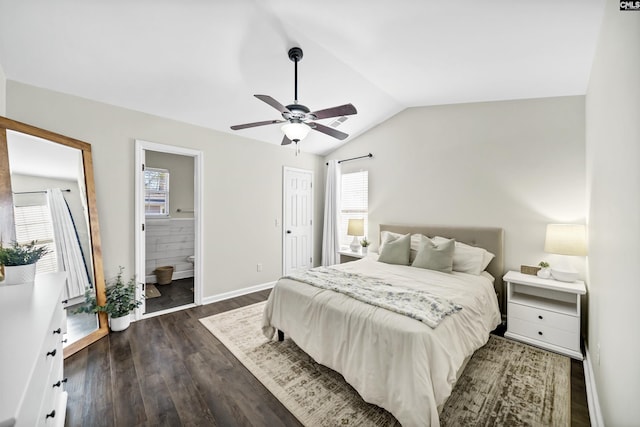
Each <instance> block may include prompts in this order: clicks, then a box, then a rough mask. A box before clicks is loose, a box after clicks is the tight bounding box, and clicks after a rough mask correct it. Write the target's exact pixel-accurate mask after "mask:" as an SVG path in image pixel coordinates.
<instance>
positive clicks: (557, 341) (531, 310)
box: [503, 271, 587, 360]
mask: <svg viewBox="0 0 640 427" xmlns="http://www.w3.org/2000/svg"><path fill="white" fill-rule="evenodd" d="M503 280H504V282H505V283H506V284H507V332H505V334H504V336H505V337H507V338H513V339H516V340H518V341H523V342H526V343H529V344H533V345H535V346H538V347H542V348H545V349H547V350H551V351H555V352H557V353H561V354H565V355H567V356H571V357H573V358H575V359H578V360H582V358H583V357H582V350H581V348H580V311H581V310H580V297H581V295H584V294H586V292H587V290H586V288H585V285H584V282H582V281H576V282H571V283H569V282H559V281H557V280H551V279H541V278H539V277H537V276H531V275H528V274H522V273H518V272H515V271H510V272H508V273H507V274H506V275H505V276H504V277H503Z"/></svg>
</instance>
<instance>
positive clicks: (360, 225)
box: [347, 218, 364, 252]
mask: <svg viewBox="0 0 640 427" xmlns="http://www.w3.org/2000/svg"><path fill="white" fill-rule="evenodd" d="M347 236H353V241H352V242H351V245H349V247H350V248H351V251H352V252H358V250H359V249H360V242H359V241H358V237H359V236H364V219H363V218H359V219H350V220H349V225H348V226H347Z"/></svg>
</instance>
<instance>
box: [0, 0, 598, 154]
mask: <svg viewBox="0 0 640 427" xmlns="http://www.w3.org/2000/svg"><path fill="white" fill-rule="evenodd" d="M603 10H604V0H528V1H527V0H485V1H478V0H456V1H443V0H403V1H397V0H396V1H391V0H375V1H372V0H352V1H336V0H328V1H322V2H306V1H297V2H292V1H285V0H268V1H261V0H217V1H216V0H129V1H124V0H109V1H106V0H56V1H51V0H46V1H45V0H20V1H15V0H0V66H1V67H2V68H3V70H4V72H5V75H6V77H7V79H8V80H13V81H18V82H22V83H26V84H30V85H34V86H38V87H42V88H47V89H51V90H55V91H59V92H64V93H68V94H72V95H76V96H80V97H84V98H89V99H93V100H96V101H101V102H105V103H108V104H112V105H116V106H120V107H125V108H129V109H133V110H137V111H142V112H146V113H150V114H155V115H158V116H162V117H167V118H171V119H175V120H179V121H182V122H187V123H192V124H195V125H199V126H204V127H207V128H212V129H217V130H220V131H223V132H228V133H235V134H238V135H243V136H246V137H249V138H254V139H258V140H262V141H265V142H267V143H272V144H280V142H281V140H282V131H281V130H280V128H279V126H278V125H269V126H263V127H258V128H252V129H246V130H240V131H232V130H230V128H229V126H231V125H233V124H239V123H245V122H253V121H261V120H271V119H278V118H280V113H279V112H278V111H276V110H275V109H273V108H271V107H270V106H269V105H267V104H265V103H263V102H261V101H259V100H258V99H256V98H254V97H253V95H254V94H267V95H270V96H272V97H273V98H275V99H276V100H278V101H280V102H281V103H282V104H285V105H286V104H289V103H292V101H293V63H292V62H291V61H290V60H289V58H288V57H287V51H288V49H289V48H290V47H293V46H300V47H302V49H303V50H304V57H303V59H302V61H301V62H300V64H299V67H298V74H299V82H298V84H299V89H298V98H299V100H300V102H301V103H303V104H305V105H307V106H308V107H310V108H311V109H312V110H319V109H323V108H327V107H332V106H335V105H340V104H344V103H348V102H351V103H353V104H354V105H355V106H356V107H357V109H358V114H357V115H354V116H349V118H348V120H346V121H345V122H344V123H342V124H341V125H339V127H338V130H340V131H343V132H346V133H349V134H350V135H351V136H350V138H348V139H347V140H345V141H343V142H340V141H338V140H336V139H333V138H331V137H329V136H326V135H324V134H321V133H319V132H312V133H311V134H310V135H309V136H308V137H307V139H305V140H304V141H302V143H301V144H302V145H301V148H302V150H303V151H306V152H312V153H317V154H326V153H328V152H330V151H332V150H334V149H335V148H337V147H338V146H339V145H341V144H342V143H345V142H348V141H349V140H350V139H353V138H354V137H356V136H357V135H359V134H362V133H363V132H365V131H367V130H368V129H370V128H372V127H374V126H376V125H377V124H379V123H381V122H383V121H384V120H386V119H387V118H389V117H391V116H393V115H394V114H397V113H398V112H400V111H402V110H403V109H405V108H407V107H414V106H426V105H439V104H453V103H466V102H482V101H495V100H505V99H523V98H538V97H549V96H565V95H581V94H585V93H586V88H587V84H588V79H589V71H590V69H591V62H592V59H593V55H594V52H595V47H596V46H595V45H596V40H597V35H598V32H599V30H600V23H601V19H602V14H603ZM322 123H323V124H326V125H329V124H330V123H331V120H330V119H326V120H323V121H322ZM239 143H241V141H240V142H239Z"/></svg>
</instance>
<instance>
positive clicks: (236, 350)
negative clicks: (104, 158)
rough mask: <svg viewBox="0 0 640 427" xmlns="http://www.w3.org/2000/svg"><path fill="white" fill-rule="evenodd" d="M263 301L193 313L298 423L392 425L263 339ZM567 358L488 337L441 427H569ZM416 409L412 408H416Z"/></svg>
mask: <svg viewBox="0 0 640 427" xmlns="http://www.w3.org/2000/svg"><path fill="white" fill-rule="evenodd" d="M264 304H265V303H264V302H260V303H257V304H253V305H250V306H247V307H241V308H239V309H236V310H231V311H227V312H225V313H221V314H217V315H214V316H210V317H207V318H204V319H200V322H202V324H203V325H204V326H205V327H206V328H207V329H208V330H209V331H210V332H211V333H212V334H213V335H214V336H215V337H216V338H218V340H220V342H222V343H223V344H224V345H225V346H226V347H227V348H228V349H229V350H230V351H231V352H232V353H233V354H234V356H236V357H237V358H238V360H239V361H240V362H241V363H242V364H243V365H244V366H245V367H246V368H247V369H248V370H249V371H250V372H251V373H252V374H253V375H254V376H255V377H256V378H257V379H258V380H259V381H260V382H261V383H262V384H264V385H265V387H266V388H267V389H268V390H269V391H270V392H271V393H272V394H273V395H274V396H275V397H276V398H277V399H278V400H279V401H280V402H282V404H283V405H284V406H285V407H286V408H287V409H288V410H289V411H290V412H291V413H292V414H293V415H294V416H295V417H296V418H297V419H298V420H300V422H301V423H302V424H304V425H305V426H336V425H342V426H361V425H366V426H396V425H399V424H398V422H397V421H396V419H395V418H394V417H393V416H392V415H391V414H390V413H388V412H387V411H385V410H384V409H382V408H379V407H377V406H375V405H371V404H369V403H366V402H364V401H363V400H362V398H360V395H358V393H357V392H356V391H355V390H354V389H353V388H352V387H351V386H350V385H349V384H347V383H346V381H345V380H344V379H343V378H342V376H341V375H340V374H338V373H336V372H335V371H332V370H331V369H329V368H326V367H324V366H322V365H319V364H317V363H315V362H314V361H313V359H312V358H311V357H309V356H308V355H307V354H306V353H304V352H303V351H302V350H300V349H299V348H298V347H297V346H296V345H295V343H293V341H291V340H290V339H285V340H284V341H283V342H277V341H269V340H267V339H266V338H265V337H264V336H263V335H262V332H261V330H260V325H261V320H262V311H263V309H264ZM570 370H571V365H570V360H569V358H568V357H565V356H561V355H557V354H555V353H550V352H547V351H544V350H540V349H537V348H535V347H531V346H528V345H525V344H520V343H518V342H515V341H511V340H507V339H504V338H501V337H497V336H493V335H492V336H491V337H490V339H489V342H488V343H487V345H485V346H484V347H482V348H481V349H479V350H478V351H477V352H476V353H475V354H474V356H473V357H472V358H471V360H470V361H469V364H468V365H467V368H466V369H465V371H464V373H463V374H462V376H461V377H460V379H459V380H458V384H457V385H456V387H455V388H454V390H453V393H452V394H451V397H450V398H449V400H448V401H447V403H446V404H445V407H444V408H443V410H442V413H441V415H440V422H441V424H442V425H443V426H569V425H570V414H571V410H570V409H571V406H570V405H571V396H570V389H571V388H570ZM416 410H420V409H419V408H416Z"/></svg>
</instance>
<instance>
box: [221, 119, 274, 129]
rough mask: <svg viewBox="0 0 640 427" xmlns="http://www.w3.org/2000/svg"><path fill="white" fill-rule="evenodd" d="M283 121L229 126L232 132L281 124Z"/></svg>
mask: <svg viewBox="0 0 640 427" xmlns="http://www.w3.org/2000/svg"><path fill="white" fill-rule="evenodd" d="M283 122H284V120H265V121H264V122H253V123H245V124H243V125H233V126H231V129H232V130H239V129H246V128H254V127H256V126H264V125H275V124H276V123H283Z"/></svg>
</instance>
